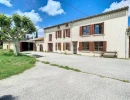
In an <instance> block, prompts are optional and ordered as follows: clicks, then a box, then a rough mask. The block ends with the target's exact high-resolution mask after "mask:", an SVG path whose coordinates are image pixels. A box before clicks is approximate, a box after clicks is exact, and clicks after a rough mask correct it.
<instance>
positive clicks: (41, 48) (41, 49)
mask: <svg viewBox="0 0 130 100" xmlns="http://www.w3.org/2000/svg"><path fill="white" fill-rule="evenodd" d="M40 51H41V52H43V46H42V45H41V44H40Z"/></svg>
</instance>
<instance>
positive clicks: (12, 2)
mask: <svg viewBox="0 0 130 100" xmlns="http://www.w3.org/2000/svg"><path fill="white" fill-rule="evenodd" d="M65 2H66V3H68V4H69V5H71V6H73V7H75V8H77V9H78V10H80V11H81V12H83V13H85V14H82V13H81V12H79V11H77V10H75V9H73V8H72V7H70V6H69V5H68V4H66V3H65ZM124 6H129V7H130V0H105V1H104V0H0V13H4V14H6V15H8V16H10V15H12V14H13V13H18V14H20V15H26V16H28V17H30V19H31V20H32V21H33V22H34V24H35V26H36V27H37V29H38V32H39V37H43V28H44V27H48V26H52V25H56V24H60V23H63V22H67V21H70V20H75V19H78V18H82V17H87V16H90V15H94V14H99V13H102V12H103V11H109V10H113V9H117V8H121V7H124ZM129 16H130V11H129ZM129 19H130V17H129ZM129 26H130V21H129Z"/></svg>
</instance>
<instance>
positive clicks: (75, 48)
mask: <svg viewBox="0 0 130 100" xmlns="http://www.w3.org/2000/svg"><path fill="white" fill-rule="evenodd" d="M73 53H74V54H77V42H73Z"/></svg>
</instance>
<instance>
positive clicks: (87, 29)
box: [82, 25, 90, 35]
mask: <svg viewBox="0 0 130 100" xmlns="http://www.w3.org/2000/svg"><path fill="white" fill-rule="evenodd" d="M88 34H90V25H88V26H83V34H82V35H88Z"/></svg>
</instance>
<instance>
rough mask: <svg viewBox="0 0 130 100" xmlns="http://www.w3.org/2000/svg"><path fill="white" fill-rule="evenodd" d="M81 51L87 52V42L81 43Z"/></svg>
mask: <svg viewBox="0 0 130 100" xmlns="http://www.w3.org/2000/svg"><path fill="white" fill-rule="evenodd" d="M82 46H83V50H84V51H89V42H82Z"/></svg>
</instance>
